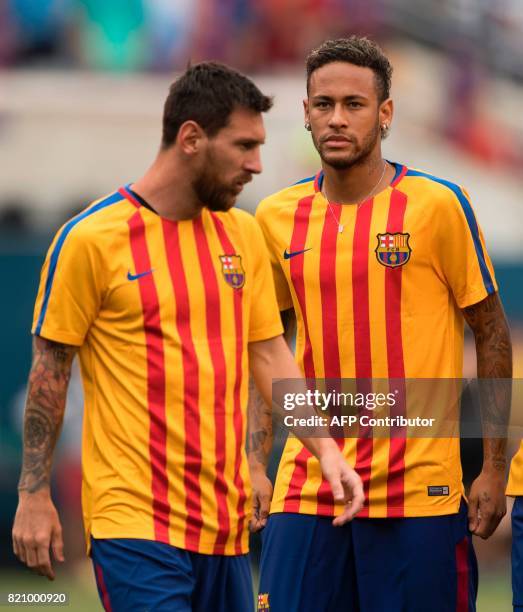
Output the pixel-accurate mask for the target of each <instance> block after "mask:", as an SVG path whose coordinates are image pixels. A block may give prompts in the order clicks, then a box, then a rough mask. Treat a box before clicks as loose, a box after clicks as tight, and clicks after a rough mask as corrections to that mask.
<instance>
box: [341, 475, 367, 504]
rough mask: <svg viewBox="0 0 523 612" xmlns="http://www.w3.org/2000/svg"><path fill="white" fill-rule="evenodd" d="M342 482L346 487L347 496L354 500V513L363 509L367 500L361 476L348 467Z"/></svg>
mask: <svg viewBox="0 0 523 612" xmlns="http://www.w3.org/2000/svg"><path fill="white" fill-rule="evenodd" d="M342 483H343V486H344V487H345V489H346V498H347V499H350V500H351V501H352V508H353V511H354V514H356V513H357V512H358V511H359V510H361V508H362V506H363V503H364V501H365V493H364V492H363V483H362V482H361V478H360V477H359V476H358V474H357V473H356V472H355V471H354V470H351V469H348V470H347V471H346V472H344V473H343V475H342Z"/></svg>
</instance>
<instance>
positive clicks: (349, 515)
mask: <svg viewBox="0 0 523 612" xmlns="http://www.w3.org/2000/svg"><path fill="white" fill-rule="evenodd" d="M353 518H354V512H353V511H352V508H351V506H350V504H347V505H346V507H345V510H344V511H343V512H342V513H341V514H340V515H338V516H337V517H336V518H335V519H334V520H333V521H332V524H333V525H334V527H341V526H342V525H345V523H348V522H349V521H351V520H352V519H353Z"/></svg>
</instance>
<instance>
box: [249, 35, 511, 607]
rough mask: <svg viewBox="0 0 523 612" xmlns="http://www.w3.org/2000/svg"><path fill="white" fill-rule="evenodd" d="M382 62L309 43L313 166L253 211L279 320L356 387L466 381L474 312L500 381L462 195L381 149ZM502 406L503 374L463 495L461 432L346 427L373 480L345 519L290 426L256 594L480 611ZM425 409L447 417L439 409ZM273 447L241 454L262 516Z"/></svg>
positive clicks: (486, 290)
mask: <svg viewBox="0 0 523 612" xmlns="http://www.w3.org/2000/svg"><path fill="white" fill-rule="evenodd" d="M391 72H392V68H391V66H390V63H389V61H388V59H387V58H386V57H385V55H384V54H383V52H382V51H381V49H380V48H379V47H378V46H377V45H376V44H375V43H373V42H372V41H370V40H368V39H366V38H358V37H351V38H349V39H340V40H331V41H327V42H325V43H324V44H322V45H321V46H320V47H319V48H317V49H315V50H314V51H312V52H311V54H310V55H309V57H308V58H307V99H306V100H305V101H304V109H305V127H306V129H308V130H310V132H311V135H312V139H313V142H314V145H315V147H316V149H317V151H318V153H319V155H320V158H321V165H322V170H321V171H320V172H318V174H317V175H316V176H313V177H311V178H310V179H304V180H303V181H300V182H299V183H297V184H295V185H293V186H291V187H288V188H286V189H284V190H282V191H280V192H278V193H276V194H274V195H272V196H270V197H268V198H266V199H265V200H264V201H262V202H261V204H260V205H259V207H258V210H257V211H256V217H257V219H258V221H259V223H260V225H261V227H262V230H263V233H264V235H265V238H266V242H267V245H268V247H269V252H270V256H271V261H272V267H273V276H274V279H275V286H276V293H277V299H278V303H279V307H280V310H281V311H283V313H282V316H283V318H284V320H285V321H286V328H287V330H292V328H293V327H294V325H295V324H297V341H296V358H297V362H298V364H299V366H300V369H301V370H302V372H303V373H304V374H305V376H306V378H308V379H314V378H319V379H321V378H327V379H340V378H356V379H358V382H357V384H358V388H360V387H361V390H364V389H365V388H368V387H367V385H368V384H369V379H371V378H378V379H380V378H381V379H396V381H400V382H399V383H396V384H399V385H400V387H401V381H402V380H404V379H413V378H425V379H427V378H428V379H436V378H443V379H445V378H450V379H454V378H456V379H459V378H461V376H462V359H463V327H464V320H466V321H467V323H468V324H469V326H470V327H471V328H472V331H473V333H474V335H475V339H476V349H477V360H478V376H479V377H483V378H497V377H499V378H502V379H507V378H510V376H511V351H510V338H509V332H508V328H507V324H506V321H505V317H504V314H503V309H502V306H501V303H500V300H499V297H498V294H497V286H496V283H495V280H494V273H493V269H492V265H491V262H490V260H489V257H488V255H487V252H486V249H485V244H484V241H483V237H482V234H481V231H480V230H479V227H478V224H477V221H476V218H475V215H474V212H473V210H472V208H471V205H470V201H469V197H468V195H467V193H466V192H465V190H464V189H463V188H461V187H460V186H458V185H455V184H454V183H451V182H450V181H447V180H444V179H441V178H438V177H435V176H433V175H431V174H428V173H426V172H421V171H418V170H414V169H411V168H407V167H405V166H404V165H402V164H400V163H394V162H389V161H387V160H385V159H383V157H382V153H381V140H382V138H383V137H384V136H386V134H387V132H388V131H389V129H390V126H391V121H392V115H393V103H392V100H391V99H390V92H389V90H390V82H391ZM396 388H397V387H396ZM410 388H411V387H410V386H409V389H410ZM391 390H392V387H391ZM251 397H252V400H251V403H252V405H253V409H255V410H257V412H258V428H257V431H255V432H253V433H254V435H255V439H256V440H259V441H263V442H266V443H267V445H269V443H268V441H269V439H270V422H268V419H267V418H265V415H264V414H263V402H261V401H259V398H257V397H256V395H255V394H251ZM398 398H399V399H398V402H397V403H396V405H395V407H394V409H392V410H391V416H400V415H407V416H416V415H412V414H410V413H407V412H406V411H407V408H408V409H409V410H410V408H411V406H410V405H409V403H408V399H409V396H408V394H407V396H406V397H405V390H403V391H402V392H401V393H400V394H399V395H398ZM509 406H510V394H509V392H507V388H506V387H505V386H504V385H500V386H499V387H498V388H495V389H494V391H493V393H492V395H491V398H490V400H489V403H488V404H485V405H484V406H483V407H482V408H483V410H484V412H483V417H484V423H483V424H484V435H485V436H486V437H485V440H484V463H483V470H482V472H481V474H480V475H479V477H478V478H477V479H476V480H475V481H474V483H473V484H472V487H471V489H470V494H469V497H468V505H467V503H466V502H465V500H464V491H463V485H462V477H461V465H460V457H459V439H458V438H457V437H454V438H448V437H445V438H444V437H439V438H438V437H436V436H435V437H433V438H421V437H418V438H407V437H406V436H405V432H404V431H402V430H401V429H400V430H398V429H396V430H395V432H394V434H395V435H391V436H390V438H387V439H385V438H383V437H381V438H378V437H376V438H375V439H373V437H372V431H369V429H366V430H364V433H365V434H366V435H361V434H360V438H359V439H354V438H352V439H351V438H347V439H345V440H342V439H340V441H339V442H340V446H342V447H343V451H344V454H345V457H346V458H347V460H348V461H349V463H351V464H352V465H354V466H355V469H356V470H357V471H358V473H359V474H360V476H361V477H362V480H363V485H364V492H365V504H364V508H363V509H362V511H360V513H359V514H358V515H357V517H356V518H355V519H354V521H352V522H351V523H350V524H348V525H345V526H344V527H342V528H341V529H334V528H333V526H332V524H331V521H332V516H335V515H336V514H337V513H338V512H339V510H340V508H339V507H338V504H337V503H336V502H335V500H333V498H332V495H331V494H330V492H329V490H328V487H327V485H326V482H325V481H324V480H323V479H322V477H321V472H320V469H319V465H318V463H317V461H316V460H315V458H314V457H312V456H311V454H310V452H309V451H308V450H307V449H306V448H304V447H303V445H302V444H301V443H300V442H299V440H297V439H296V438H294V437H289V439H288V440H287V443H286V445H285V449H284V451H283V456H282V459H281V462H280V465H279V469H278V474H277V478H276V484H275V489H274V495H273V499H272V504H271V508H270V512H271V514H270V517H269V519H268V521H267V526H266V527H265V532H264V537H263V549H262V561H261V576H260V596H259V597H260V602H261V603H262V605H261V606H260V609H263V606H264V605H265V603H266V602H268V605H269V606H270V610H271V612H283V611H285V612H297V611H300V612H309V611H310V612H312V611H314V612H322V611H327V610H328V611H331V610H332V611H334V610H336V611H338V610H339V611H341V610H344V611H347V612H349V611H355V610H364V611H365V612H383V611H384V610H386V611H387V612H400V611H401V612H413V611H420V612H421V611H423V612H429V611H434V612H441V611H442V610H473V609H475V598H476V589H477V570H476V561H475V556H474V551H473V548H472V540H471V534H472V533H473V534H476V535H478V536H481V537H483V538H487V537H488V536H489V535H490V534H491V533H492V532H493V531H494V530H495V528H496V526H497V524H498V523H499V521H500V519H501V517H502V516H503V514H504V512H505V500H504V496H503V492H504V477H505V440H504V439H503V435H504V431H505V429H504V428H505V427H506V423H507V419H508V413H509ZM429 409H430V410H431V411H432V414H431V415H430V416H436V417H438V416H440V415H441V414H442V410H441V406H437V405H435V404H434V405H433V404H431V405H430V406H429ZM361 414H362V415H367V416H373V413H372V412H369V411H367V410H366V409H362V412H361ZM425 416H426V415H425ZM453 420H454V421H459V415H458V414H457V411H456V413H455V414H454V418H453ZM438 422H439V421H438ZM360 431H361V430H360ZM493 432H495V434H493ZM493 435H494V436H497V437H493ZM266 454H267V448H265V447H264V446H263V445H262V444H261V443H260V444H258V446H257V447H256V448H253V452H252V453H251V455H250V461H251V464H252V468H251V471H252V472H253V473H256V472H258V474H259V475H258V476H257V477H256V480H255V481H256V482H257V483H259V484H258V486H259V489H260V492H257V493H256V497H257V499H258V500H261V502H262V503H261V507H260V511H259V520H258V523H257V526H258V527H262V526H263V525H264V523H265V522H266V513H267V508H266V504H264V503H263V502H265V500H267V499H268V498H269V496H270V483H268V482H267V480H266V479H265V480H264V479H263V477H262V476H261V475H262V474H263V471H264V468H265V464H266ZM256 466H257V467H256Z"/></svg>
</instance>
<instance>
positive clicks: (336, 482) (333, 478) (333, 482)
mask: <svg viewBox="0 0 523 612" xmlns="http://www.w3.org/2000/svg"><path fill="white" fill-rule="evenodd" d="M325 477H326V479H327V480H328V482H329V485H330V488H331V490H332V496H333V497H334V500H335V501H337V502H340V501H342V502H344V501H347V500H346V499H345V490H344V488H343V484H342V483H341V479H340V473H339V472H336V473H335V474H325Z"/></svg>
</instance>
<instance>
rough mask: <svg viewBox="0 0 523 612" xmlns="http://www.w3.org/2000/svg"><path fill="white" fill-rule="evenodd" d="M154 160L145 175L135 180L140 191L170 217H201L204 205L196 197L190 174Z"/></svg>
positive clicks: (174, 218)
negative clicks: (164, 165) (188, 175)
mask: <svg viewBox="0 0 523 612" xmlns="http://www.w3.org/2000/svg"><path fill="white" fill-rule="evenodd" d="M166 170H167V169H166V168H165V167H163V166H162V165H161V164H156V163H155V164H153V165H152V166H151V167H150V168H149V170H147V172H146V173H145V174H144V176H143V177H142V178H141V179H139V180H138V181H136V182H135V183H133V185H132V189H133V191H135V192H136V193H138V194H139V195H140V196H142V198H144V200H146V201H147V202H148V204H149V205H150V206H152V208H153V209H154V210H155V211H156V212H157V213H158V214H159V215H160V217H165V218H166V219H169V220H170V221H185V220H188V219H194V218H196V217H198V216H199V215H200V213H201V211H202V205H201V203H200V202H199V201H198V199H197V198H196V195H195V193H194V189H193V187H192V185H191V182H190V181H189V180H187V176H186V175H184V176H179V175H178V174H179V173H177V172H176V170H174V169H172V168H169V169H168V172H167V171H166Z"/></svg>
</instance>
